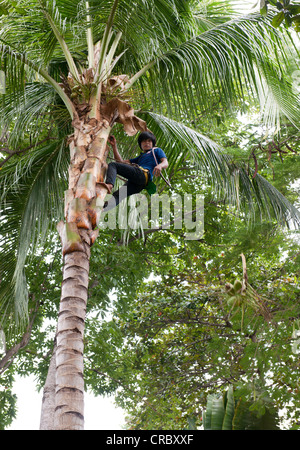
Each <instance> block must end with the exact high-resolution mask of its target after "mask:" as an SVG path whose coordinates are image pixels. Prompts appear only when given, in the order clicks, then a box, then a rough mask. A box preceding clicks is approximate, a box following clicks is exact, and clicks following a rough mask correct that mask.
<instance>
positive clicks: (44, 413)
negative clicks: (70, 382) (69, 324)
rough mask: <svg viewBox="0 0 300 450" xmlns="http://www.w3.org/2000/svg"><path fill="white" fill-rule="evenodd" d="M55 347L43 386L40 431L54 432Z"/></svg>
mask: <svg viewBox="0 0 300 450" xmlns="http://www.w3.org/2000/svg"><path fill="white" fill-rule="evenodd" d="M55 372H56V345H55V346H54V349H53V353H52V357H51V360H50V365H49V369H48V375H47V379H46V383H45V386H44V392H43V400H42V410H41V420H40V430H54V410H55V382H56V379H55Z"/></svg>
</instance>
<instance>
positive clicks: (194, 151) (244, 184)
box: [143, 112, 300, 229]
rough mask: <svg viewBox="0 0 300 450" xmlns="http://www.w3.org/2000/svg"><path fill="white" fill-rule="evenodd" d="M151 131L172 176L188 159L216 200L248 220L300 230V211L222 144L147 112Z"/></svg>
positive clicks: (180, 124) (182, 125)
mask: <svg viewBox="0 0 300 450" xmlns="http://www.w3.org/2000/svg"><path fill="white" fill-rule="evenodd" d="M145 116H146V118H147V123H148V126H149V128H150V129H151V131H152V132H154V134H155V135H156V137H157V140H158V143H159V146H161V147H162V148H163V149H164V150H165V151H166V154H167V156H168V161H169V163H170V164H169V168H168V171H169V173H172V172H175V171H176V169H178V168H179V167H181V166H182V165H184V163H185V162H186V161H187V160H188V161H189V162H192V164H193V165H195V167H196V169H197V171H198V173H200V174H201V177H203V178H204V179H205V180H206V182H208V183H210V185H211V186H212V187H213V189H214V191H215V194H216V197H217V198H219V199H220V198H222V199H225V201H226V202H227V203H229V204H233V205H235V206H236V207H237V208H238V209H239V210H240V211H241V212H243V214H247V217H248V219H249V221H251V220H255V217H256V215H257V214H258V215H259V219H260V220H275V221H277V223H278V224H279V225H284V226H287V227H289V228H294V229H295V228H299V227H300V212H299V211H298V209H297V208H295V207H294V206H293V205H292V204H291V203H290V202H289V201H288V200H287V199H286V198H285V197H284V196H283V195H282V194H281V193H280V192H279V191H278V190H277V189H276V188H275V187H274V186H272V184H271V183H269V182H268V180H266V179H265V178H264V177H262V176H261V175H259V174H257V175H256V176H255V177H253V175H254V172H253V171H252V172H248V171H246V169H245V168H244V167H243V166H238V165H237V164H236V163H234V162H233V161H232V159H231V158H230V156H229V155H227V154H226V152H225V150H224V149H222V147H221V146H220V145H218V144H217V143H216V142H214V141H212V140H211V139H209V138H207V137H206V136H204V135H202V134H201V133H199V132H198V131H196V130H193V129H192V128H190V127H188V126H186V125H184V124H182V123H179V122H177V121H174V120H172V119H170V118H167V117H165V116H162V115H158V114H154V113H152V112H147V113H145V114H144V115H143V118H145Z"/></svg>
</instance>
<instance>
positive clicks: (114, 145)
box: [108, 135, 130, 164]
mask: <svg viewBox="0 0 300 450" xmlns="http://www.w3.org/2000/svg"><path fill="white" fill-rule="evenodd" d="M108 142H109V144H110V145H111V148H112V149H113V152H114V159H115V160H116V161H117V162H122V163H127V164H128V163H130V161H129V159H123V158H122V157H121V155H120V153H119V151H118V147H117V141H116V138H115V137H114V136H112V135H111V136H109V138H108Z"/></svg>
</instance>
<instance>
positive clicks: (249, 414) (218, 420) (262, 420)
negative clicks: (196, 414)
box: [202, 386, 279, 430]
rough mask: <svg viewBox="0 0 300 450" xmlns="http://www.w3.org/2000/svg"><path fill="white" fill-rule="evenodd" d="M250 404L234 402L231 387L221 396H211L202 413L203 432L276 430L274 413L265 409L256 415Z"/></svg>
mask: <svg viewBox="0 0 300 450" xmlns="http://www.w3.org/2000/svg"><path fill="white" fill-rule="evenodd" d="M251 406H252V405H251V403H250V402H248V403H246V402H244V401H243V400H242V399H239V400H235V398H234V392H233V387H232V386H231V387H230V388H229V389H228V390H227V391H225V392H224V394H223V395H217V394H211V395H209V396H208V398H207V404H206V410H205V411H203V416H202V419H203V427H204V430H278V429H279V427H278V417H276V413H275V414H274V412H273V413H272V412H270V409H269V408H268V409H266V410H265V411H264V412H263V413H261V414H260V415H257V413H256V412H255V411H253V408H252V409H251Z"/></svg>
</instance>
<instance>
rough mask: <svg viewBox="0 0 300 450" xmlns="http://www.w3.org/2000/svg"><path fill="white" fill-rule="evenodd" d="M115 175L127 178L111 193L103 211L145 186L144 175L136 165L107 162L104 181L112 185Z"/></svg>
mask: <svg viewBox="0 0 300 450" xmlns="http://www.w3.org/2000/svg"><path fill="white" fill-rule="evenodd" d="M117 175H121V177H124V178H127V180H128V181H127V182H126V183H125V184H124V185H123V186H121V187H120V189H118V190H117V191H116V192H114V193H113V194H112V197H111V198H110V199H109V201H108V202H107V204H105V207H104V209H103V211H104V212H105V211H109V210H110V209H112V208H114V207H116V206H117V205H118V204H119V203H120V202H121V201H122V200H124V199H125V198H127V197H129V196H130V195H133V194H138V193H139V192H141V191H142V190H143V189H144V188H145V186H146V176H145V174H144V172H143V171H142V170H141V169H140V168H139V167H137V166H132V165H130V164H124V163H120V162H111V163H109V164H108V168H107V173H106V183H107V184H108V183H110V184H112V185H113V186H114V185H115V181H116V178H117Z"/></svg>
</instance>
